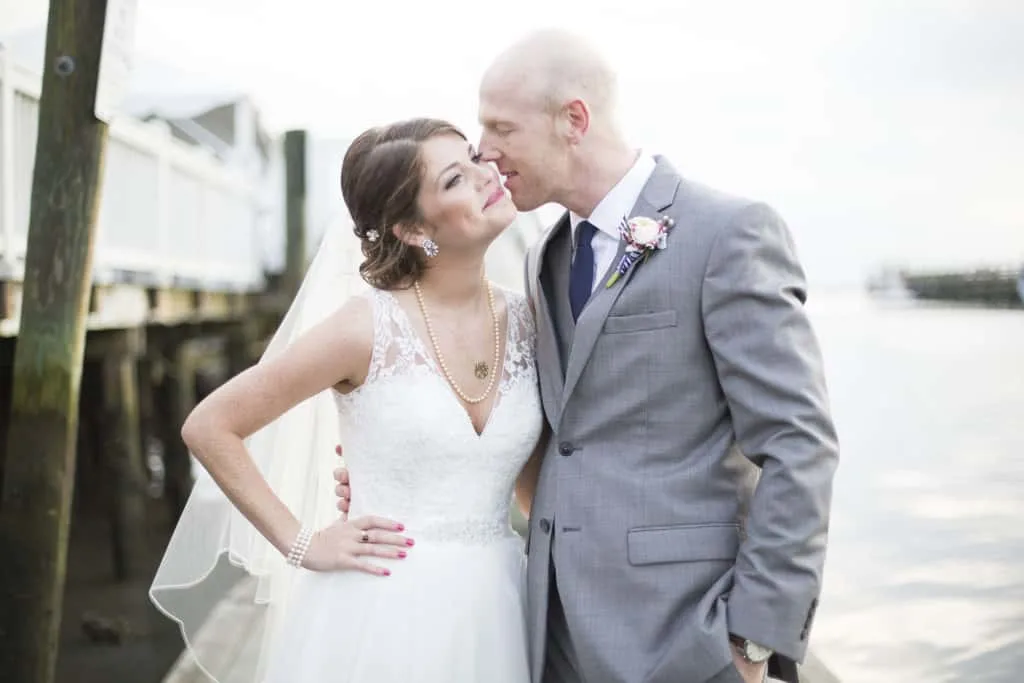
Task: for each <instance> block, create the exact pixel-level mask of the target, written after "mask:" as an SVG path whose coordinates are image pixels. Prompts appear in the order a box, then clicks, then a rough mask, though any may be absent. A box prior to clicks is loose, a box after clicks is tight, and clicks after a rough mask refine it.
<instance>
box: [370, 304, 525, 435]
mask: <svg viewBox="0 0 1024 683" xmlns="http://www.w3.org/2000/svg"><path fill="white" fill-rule="evenodd" d="M492 286H493V285H492ZM499 291H501V298H502V301H503V302H504V304H505V339H504V348H503V349H502V353H501V367H499V368H495V369H494V371H495V372H497V373H499V374H498V377H497V378H495V380H494V383H495V386H494V402H493V403H492V404H491V409H490V410H489V411H488V412H487V417H486V418H485V419H484V426H483V428H482V429H481V430H480V431H477V429H476V425H475V424H473V416H472V415H471V414H470V412H469V410H467V409H466V406H464V405H463V404H462V401H461V400H459V396H458V394H456V393H455V390H454V389H453V388H452V386H451V384H450V383H449V382H448V378H447V377H445V376H444V373H442V372H441V368H440V364H439V363H438V361H437V359H436V358H434V355H433V354H432V353H431V352H430V348H429V347H428V346H427V343H426V341H424V339H423V336H422V335H421V334H420V333H419V332H417V331H416V327H415V325H413V322H412V317H411V316H410V315H409V313H408V312H407V311H406V310H405V308H404V307H403V306H402V302H400V301H399V300H398V297H396V296H395V295H394V294H393V293H392V292H389V291H385V292H384V293H385V294H387V295H388V296H389V297H390V298H391V303H392V304H393V305H394V306H395V308H397V309H398V312H399V314H400V315H401V316H402V324H403V326H404V327H405V328H407V329H406V333H407V334H408V335H409V336H410V337H412V338H413V339H414V340H415V343H416V345H417V346H418V347H419V351H420V353H421V354H422V355H423V357H424V358H425V359H427V362H428V364H429V367H430V374H432V375H433V376H434V377H435V378H436V379H438V380H439V381H440V382H441V383H442V384H443V385H444V389H445V393H446V394H448V396H450V397H451V399H452V401H453V402H454V403H455V407H456V408H457V409H458V410H459V412H460V413H462V416H463V417H464V418H465V420H466V424H467V426H468V427H469V431H470V433H472V434H473V435H475V436H476V438H477V439H482V438H483V437H484V435H485V434H487V429H488V428H489V427H490V426H491V423H492V422H493V421H494V414H495V412H496V411H497V410H498V407H499V406H500V405H501V403H503V399H504V396H503V395H502V391H501V385H502V383H503V380H504V376H505V371H506V370H507V368H508V354H509V347H510V346H511V340H512V309H511V306H510V304H509V299H508V297H507V296H506V295H505V292H504V291H502V290H500V289H499Z"/></svg>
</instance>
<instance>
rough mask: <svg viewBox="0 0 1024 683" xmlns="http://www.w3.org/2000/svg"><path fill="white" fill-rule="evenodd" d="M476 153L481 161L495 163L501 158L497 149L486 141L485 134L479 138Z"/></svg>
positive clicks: (486, 136)
mask: <svg viewBox="0 0 1024 683" xmlns="http://www.w3.org/2000/svg"><path fill="white" fill-rule="evenodd" d="M476 149H477V153H478V154H479V155H480V160H481V161H488V162H492V163H493V162H495V161H497V160H498V159H500V158H501V152H500V151H498V147H497V146H496V145H494V144H493V143H491V141H490V140H489V139H488V135H487V134H486V133H485V134H484V135H483V136H481V137H480V144H479V145H477V146H476Z"/></svg>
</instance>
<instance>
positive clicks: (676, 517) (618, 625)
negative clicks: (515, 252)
mask: <svg viewBox="0 0 1024 683" xmlns="http://www.w3.org/2000/svg"><path fill="white" fill-rule="evenodd" d="M669 99H670V100H672V101H673V102H675V101H680V102H681V103H683V104H685V93H676V95H675V96H674V97H673V98H669ZM665 100H666V95H665V94H664V93H663V92H654V93H651V101H652V103H654V104H655V105H659V104H660V103H664V102H665ZM615 104H616V103H615V79H614V75H613V73H612V72H611V71H610V70H609V68H608V67H607V66H606V65H605V63H604V61H603V60H602V59H601V57H600V56H599V55H598V54H597V53H595V52H594V51H593V50H592V49H591V48H590V47H589V46H588V45H587V44H585V43H583V42H582V41H580V40H579V39H577V38H575V37H573V36H571V35H567V34H563V33H560V32H544V33H538V34H535V35H532V36H530V37H528V38H527V39H525V40H523V41H522V42H520V43H518V44H516V45H514V46H513V47H511V48H510V49H509V50H507V51H506V52H505V53H504V54H503V55H501V57H499V58H498V60H497V61H496V62H495V63H494V64H493V65H492V66H491V67H490V68H489V69H488V71H487V73H486V75H485V77H484V79H483V83H482V85H481V90H480V112H479V113H480V120H481V124H482V125H483V131H484V132H483V137H482V139H481V141H480V148H479V151H480V153H481V155H482V157H483V159H484V160H486V161H489V162H493V163H494V164H496V165H497V167H498V169H499V170H500V171H501V173H502V174H503V175H504V176H505V178H506V187H507V188H508V191H509V193H510V194H511V196H512V199H513V201H514V202H515V204H516V206H517V207H518V208H519V209H520V210H521V211H530V210H533V209H536V208H537V207H539V206H541V205H543V204H546V203H549V202H554V203H557V204H561V205H562V206H564V207H566V208H567V209H568V212H567V213H566V214H565V215H563V217H562V218H561V220H559V221H558V222H557V223H556V224H555V225H554V226H553V227H552V229H551V230H549V231H548V232H547V234H546V235H545V236H544V237H543V239H542V240H541V242H540V243H539V244H538V245H537V246H535V247H534V248H533V249H532V250H531V252H530V254H529V256H528V259H527V279H526V288H527V293H528V295H529V296H530V298H531V301H532V302H533V305H534V309H535V313H536V318H537V327H538V338H537V362H538V366H539V375H540V382H541V397H542V401H543V405H544V411H545V414H546V416H547V420H548V422H549V424H550V426H551V429H552V438H551V440H550V442H549V445H548V448H547V451H546V453H545V454H544V456H543V460H542V463H541V465H540V472H539V477H538V478H537V482H536V490H535V495H534V497H533V501H532V510H531V514H530V521H529V535H528V541H527V545H528V553H529V563H528V569H527V573H528V589H529V627H530V637H531V656H532V668H533V679H534V681H535V682H536V683H576V682H580V683H640V682H641V681H643V682H646V683H760V682H761V681H762V680H764V678H765V676H766V673H767V674H769V675H771V676H773V677H777V678H781V679H783V680H786V681H796V680H797V679H796V665H795V662H798V661H801V660H802V659H803V657H804V654H805V651H806V648H807V639H808V634H809V633H810V629H811V624H812V622H813V619H814V612H815V608H816V607H817V604H818V595H819V592H820V590H821V577H822V565H823V562H824V558H825V544H826V533H827V528H828V516H829V506H830V498H831V486H832V478H833V473H834V471H835V467H836V464H837V457H838V449H837V443H836V435H835V432H834V429H833V425H832V421H831V419H830V417H829V410H828V403H827V396H826V390H825V382H824V378H823V373H822V364H821V359H820V356H819V352H818V346H817V342H816V340H815V337H814V334H813V332H812V330H811V327H810V324H809V322H808V319H807V315H806V313H805V311H804V307H803V304H804V300H805V298H806V287H805V282H804V276H803V273H802V270H801V268H800V265H799V264H798V262H797V258H796V255H795V253H794V247H793V243H792V240H791V238H790V236H789V233H788V231H787V229H786V227H785V225H784V224H783V222H782V220H781V219H780V218H779V217H778V216H777V215H776V214H775V212H774V211H772V210H771V209H770V208H769V207H767V206H765V205H764V204H759V203H755V202H752V201H748V200H744V199H741V198H737V197H732V196H729V195H726V194H722V193H719V192H716V191H714V190H711V189H708V188H706V187H703V186H701V185H698V184H697V183H694V182H692V181H690V180H686V179H684V178H682V177H681V176H679V174H678V173H677V172H676V171H675V169H674V168H673V167H672V165H671V164H670V163H669V162H668V161H667V160H666V159H664V158H661V157H652V156H650V155H648V154H646V153H643V152H640V153H638V152H637V151H635V150H634V149H633V148H631V147H630V146H629V145H627V144H626V142H625V140H624V138H623V137H622V136H621V134H620V133H619V131H618V129H617V127H616V124H615ZM680 112H685V106H683V107H681V109H680ZM627 217H628V218H641V219H643V218H648V219H651V220H652V221H661V223H662V225H664V227H665V229H667V233H666V235H665V237H664V240H662V241H661V243H660V244H658V245H655V248H653V249H652V250H650V251H648V252H647V253H646V258H645V259H640V260H638V261H637V262H636V263H634V264H633V265H632V266H631V267H629V268H627V269H625V270H624V272H622V274H621V275H620V276H619V277H618V278H617V279H616V280H615V281H614V283H611V284H610V282H611V279H612V278H611V277H610V276H611V275H612V274H613V273H615V272H616V271H617V268H618V266H619V264H620V262H621V259H622V256H623V254H624V253H625V246H626V242H625V241H624V239H623V238H621V237H620V234H619V226H620V224H621V223H622V222H623V218H627ZM634 225H637V226H639V228H638V231H637V232H634V233H633V235H632V237H634V238H636V239H642V238H644V237H647V236H648V235H647V234H645V230H652V229H654V228H656V226H655V225H654V224H653V223H651V222H647V223H646V224H645V222H644V221H642V220H641V221H634ZM655 241H656V242H657V241H658V240H655ZM658 246H660V247H663V248H657V247H658Z"/></svg>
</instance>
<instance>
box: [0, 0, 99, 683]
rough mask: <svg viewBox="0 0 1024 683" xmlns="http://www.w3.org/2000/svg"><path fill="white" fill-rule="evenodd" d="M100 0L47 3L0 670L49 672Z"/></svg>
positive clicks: (25, 681) (93, 138) (8, 483)
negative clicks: (92, 0)
mask: <svg viewBox="0 0 1024 683" xmlns="http://www.w3.org/2000/svg"><path fill="white" fill-rule="evenodd" d="M106 8H107V3H106V0H96V1H95V2H77V1H76V0H51V1H50V12H49V21H48V26H47V35H46V53H45V62H44V64H45V71H44V74H43V83H42V95H41V97H40V101H39V127H38V131H39V132H38V139H37V142H36V155H35V170H34V173H33V178H32V193H31V208H30V215H29V233H28V248H27V251H26V256H25V281H24V293H23V299H22V311H21V323H20V336H19V339H18V344H17V349H16V352H15V359H14V377H13V389H12V410H11V420H10V425H9V429H8V435H7V461H6V463H5V471H4V482H3V497H2V503H0V505H2V509H0V556H2V557H3V558H4V560H3V562H0V585H2V586H3V587H4V590H3V592H2V594H0V671H2V672H3V679H4V681H5V682H6V683H49V682H50V681H52V680H53V676H54V670H55V664H56V658H57V644H58V636H59V631H60V621H61V608H62V598H63V592H64V576H65V566H66V554H67V541H68V525H69V518H70V509H71V493H72V483H73V481H74V476H73V473H74V465H75V440H76V439H75V435H76V428H77V423H78V394H79V383H80V380H81V371H82V368H81V366H82V356H83V350H84V344H85V321H86V307H87V304H88V299H89V281H90V279H91V270H92V253H93V244H94V241H95V234H96V230H95V228H96V217H97V213H98V209H99V191H100V185H101V180H102V168H103V156H104V150H105V147H106V141H107V126H106V124H104V123H102V122H101V121H99V120H97V119H96V117H95V115H94V104H95V99H96V90H97V83H98V77H99V63H100V49H101V46H102V42H103V32H104V23H105V17H106Z"/></svg>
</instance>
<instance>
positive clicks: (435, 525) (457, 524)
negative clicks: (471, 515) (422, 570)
mask: <svg viewBox="0 0 1024 683" xmlns="http://www.w3.org/2000/svg"><path fill="white" fill-rule="evenodd" d="M406 533H407V534H408V535H409V536H410V537H412V538H415V539H416V540H420V539H423V540H425V541H457V542H460V543H472V544H482V543H491V542H493V541H499V540H502V539H505V538H511V537H513V536H515V533H516V532H515V531H514V530H513V529H512V526H511V525H510V524H509V523H508V521H498V520H485V519H448V520H424V521H422V522H410V523H409V524H408V525H407V530H406Z"/></svg>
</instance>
